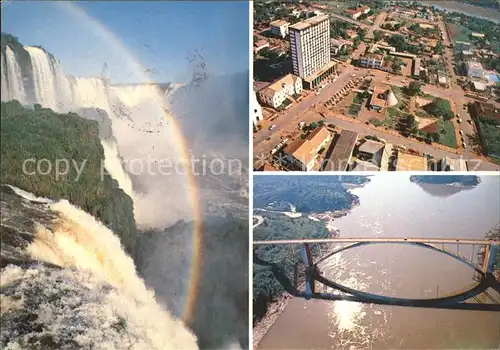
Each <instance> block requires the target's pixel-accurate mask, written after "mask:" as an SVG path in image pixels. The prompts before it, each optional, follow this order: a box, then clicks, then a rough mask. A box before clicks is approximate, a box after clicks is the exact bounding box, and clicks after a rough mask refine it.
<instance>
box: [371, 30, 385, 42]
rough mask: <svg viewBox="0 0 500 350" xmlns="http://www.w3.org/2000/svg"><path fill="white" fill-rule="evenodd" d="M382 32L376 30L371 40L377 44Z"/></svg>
mask: <svg viewBox="0 0 500 350" xmlns="http://www.w3.org/2000/svg"><path fill="white" fill-rule="evenodd" d="M382 36H383V34H382V32H381V31H380V30H376V31H374V32H373V39H374V40H375V41H376V42H377V41H379V40H380V39H382Z"/></svg>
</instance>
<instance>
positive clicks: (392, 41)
mask: <svg viewBox="0 0 500 350" xmlns="http://www.w3.org/2000/svg"><path fill="white" fill-rule="evenodd" d="M387 42H388V43H389V45H391V46H394V47H395V48H396V50H397V51H398V52H409V53H412V54H415V55H419V54H420V53H421V52H422V48H421V47H420V46H416V45H411V44H409V43H408V38H407V37H405V36H403V35H393V36H391V37H389V39H388V40H387Z"/></svg>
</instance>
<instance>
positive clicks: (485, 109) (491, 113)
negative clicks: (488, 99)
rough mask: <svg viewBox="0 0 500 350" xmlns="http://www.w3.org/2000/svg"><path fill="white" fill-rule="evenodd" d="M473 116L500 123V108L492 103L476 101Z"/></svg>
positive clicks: (472, 111) (472, 109)
mask: <svg viewBox="0 0 500 350" xmlns="http://www.w3.org/2000/svg"><path fill="white" fill-rule="evenodd" d="M471 116H472V117H473V118H476V119H479V120H487V121H493V122H496V123H497V124H500V108H497V107H495V105H493V104H490V103H484V102H478V101H474V103H473V104H472V107H471Z"/></svg>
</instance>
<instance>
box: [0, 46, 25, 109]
mask: <svg viewBox="0 0 500 350" xmlns="http://www.w3.org/2000/svg"><path fill="white" fill-rule="evenodd" d="M5 60H6V64H7V68H8V69H7V79H8V80H7V81H8V84H9V85H7V84H5V85H6V86H7V87H8V94H7V95H8V96H9V97H10V99H12V100H18V101H24V100H25V99H26V94H25V92H24V86H23V77H22V74H21V68H20V67H19V64H18V63H17V60H16V56H15V55H14V52H12V50H11V49H10V48H9V47H8V46H7V47H6V48H5ZM2 77H3V78H2V86H3V84H4V83H7V81H5V82H4V79H5V76H4V75H3V72H2ZM2 96H3V93H2Z"/></svg>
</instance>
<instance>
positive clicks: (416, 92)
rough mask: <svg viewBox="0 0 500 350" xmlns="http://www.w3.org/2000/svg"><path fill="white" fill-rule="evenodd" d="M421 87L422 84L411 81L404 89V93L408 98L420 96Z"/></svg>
mask: <svg viewBox="0 0 500 350" xmlns="http://www.w3.org/2000/svg"><path fill="white" fill-rule="evenodd" d="M421 87H422V84H420V83H419V82H417V81H412V82H411V83H410V85H408V87H407V88H406V93H407V94H408V95H410V96H420V95H422V90H421Z"/></svg>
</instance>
